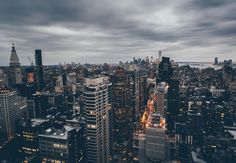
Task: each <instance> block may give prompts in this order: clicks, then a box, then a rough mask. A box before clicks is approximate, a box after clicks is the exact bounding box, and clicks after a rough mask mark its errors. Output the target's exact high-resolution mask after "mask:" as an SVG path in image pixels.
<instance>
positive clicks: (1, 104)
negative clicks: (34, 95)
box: [0, 88, 27, 146]
mask: <svg viewBox="0 0 236 163" xmlns="http://www.w3.org/2000/svg"><path fill="white" fill-rule="evenodd" d="M26 109H27V105H26V99H25V98H22V97H19V96H17V93H16V91H14V90H11V89H7V88H3V89H1V90H0V146H1V145H3V144H4V143H5V142H7V141H9V140H11V139H12V138H13V137H14V135H15V121H16V120H17V119H20V118H22V117H23V116H25V113H26Z"/></svg>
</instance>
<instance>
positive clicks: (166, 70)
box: [159, 57, 173, 82]
mask: <svg viewBox="0 0 236 163" xmlns="http://www.w3.org/2000/svg"><path fill="white" fill-rule="evenodd" d="M172 75H173V69H172V67H171V63H170V58H168V57H162V61H161V63H160V64H159V79H160V81H165V82H167V81H168V80H169V79H170V78H171V77H172Z"/></svg>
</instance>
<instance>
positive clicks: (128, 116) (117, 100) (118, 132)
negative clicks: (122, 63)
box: [111, 68, 135, 155]
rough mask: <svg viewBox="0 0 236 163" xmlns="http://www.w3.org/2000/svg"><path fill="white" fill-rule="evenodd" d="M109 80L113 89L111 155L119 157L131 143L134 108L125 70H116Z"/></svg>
mask: <svg viewBox="0 0 236 163" xmlns="http://www.w3.org/2000/svg"><path fill="white" fill-rule="evenodd" d="M111 79H112V80H111V81H112V87H113V96H112V97H113V99H112V100H113V106H112V107H113V108H112V109H113V110H112V112H113V132H112V133H113V142H112V143H113V144H112V145H113V154H114V155H120V154H122V153H123V154H124V153H127V150H128V145H129V144H130V142H131V138H132V127H133V126H132V119H134V111H135V110H134V109H135V107H131V105H132V101H131V98H132V97H131V93H130V91H131V90H130V80H129V76H128V75H127V74H126V72H125V70H124V69H123V68H117V69H116V71H115V75H113V76H112V78H111ZM134 98H135V97H134ZM134 106H135V104H134Z"/></svg>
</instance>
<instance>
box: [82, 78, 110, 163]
mask: <svg viewBox="0 0 236 163" xmlns="http://www.w3.org/2000/svg"><path fill="white" fill-rule="evenodd" d="M108 88H109V82H108V78H107V77H100V78H95V79H88V78H87V79H86V81H85V87H84V109H85V112H86V114H85V118H86V127H85V132H86V136H87V140H86V154H87V162H89V163H93V162H94V163H97V162H102V163H107V162H109V156H110V135H109V134H110V132H109V119H110V118H109V111H110V109H111V104H109V100H108Z"/></svg>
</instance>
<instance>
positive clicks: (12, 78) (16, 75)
mask: <svg viewBox="0 0 236 163" xmlns="http://www.w3.org/2000/svg"><path fill="white" fill-rule="evenodd" d="M9 66H10V67H9V85H10V86H14V85H16V84H20V83H22V72H21V67H20V61H19V58H18V56H17V53H16V49H15V46H14V43H12V50H11V57H10V64H9Z"/></svg>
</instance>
